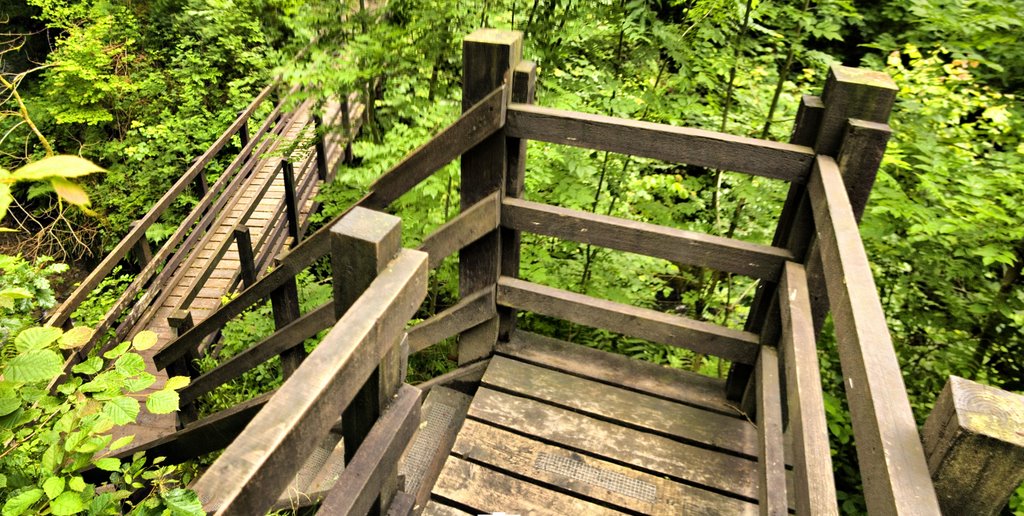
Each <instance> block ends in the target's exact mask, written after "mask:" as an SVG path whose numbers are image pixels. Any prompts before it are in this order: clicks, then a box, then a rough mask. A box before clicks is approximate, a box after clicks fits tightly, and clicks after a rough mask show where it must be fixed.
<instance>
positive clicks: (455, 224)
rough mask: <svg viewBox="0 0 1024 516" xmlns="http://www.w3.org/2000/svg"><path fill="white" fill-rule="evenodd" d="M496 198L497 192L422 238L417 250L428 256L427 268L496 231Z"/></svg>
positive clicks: (498, 194) (436, 264)
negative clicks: (428, 263)
mask: <svg viewBox="0 0 1024 516" xmlns="http://www.w3.org/2000/svg"><path fill="white" fill-rule="evenodd" d="M500 199H501V196H500V193H499V192H494V193H492V194H491V195H488V196H487V197H484V198H483V199H481V200H480V201H479V202H477V203H476V204H474V205H473V206H470V207H469V209H467V210H465V211H463V212H462V213H460V214H458V215H457V216H456V217H455V218H453V219H452V220H450V221H448V222H446V223H444V225H442V226H441V227H439V228H437V229H436V230H434V232H433V233H431V234H430V235H428V236H427V237H426V238H424V239H423V244H421V245H420V247H419V250H420V251H423V252H425V253H427V254H429V255H430V268H431V269H436V268H437V267H439V266H440V265H441V262H443V261H444V259H445V258H447V257H448V256H450V255H451V254H453V253H455V252H457V251H459V250H460V249H462V248H463V247H466V246H467V245H469V244H471V243H473V242H476V241H477V240H479V239H480V238H481V237H483V236H484V235H486V234H488V233H490V232H491V231H493V230H494V229H495V228H497V227H498V220H499V216H500V215H501V209H500V205H499V203H500Z"/></svg>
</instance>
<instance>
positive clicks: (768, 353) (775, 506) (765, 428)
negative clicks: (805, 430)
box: [756, 346, 789, 516]
mask: <svg viewBox="0 0 1024 516" xmlns="http://www.w3.org/2000/svg"><path fill="white" fill-rule="evenodd" d="M756 371H757V387H758V391H757V418H758V423H757V444H758V457H757V470H758V476H759V477H760V482H759V483H758V491H757V492H758V502H759V503H758V506H759V508H760V510H761V514H762V515H769V514H770V515H773V516H786V515H788V514H789V504H788V503H787V499H786V456H785V450H784V449H783V423H782V392H781V390H780V387H779V354H778V350H776V349H775V348H773V347H770V346H764V347H762V348H761V353H760V354H758V356H757V365H756Z"/></svg>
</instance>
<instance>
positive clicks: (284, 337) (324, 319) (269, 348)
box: [178, 301, 335, 403]
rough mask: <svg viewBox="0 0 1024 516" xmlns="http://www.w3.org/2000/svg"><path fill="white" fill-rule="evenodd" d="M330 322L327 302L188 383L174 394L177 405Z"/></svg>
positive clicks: (331, 312) (330, 306)
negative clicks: (176, 396)
mask: <svg viewBox="0 0 1024 516" xmlns="http://www.w3.org/2000/svg"><path fill="white" fill-rule="evenodd" d="M334 321H335V319H334V304H333V302H331V301H328V302H327V303H324V304H323V305H320V306H319V307H318V308H315V309H313V310H312V311H310V312H309V313H307V314H305V315H303V316H302V317H300V318H299V319H297V320H296V321H294V322H292V323H291V324H288V325H287V326H285V327H284V328H281V329H280V330H277V331H275V332H274V333H273V334H272V335H270V336H268V337H267V338H265V339H263V340H261V341H259V342H257V343H256V344H253V345H252V346H250V347H249V348H248V349H246V350H243V351H242V352H241V353H239V354H237V355H235V356H233V357H231V358H230V359H228V360H226V361H224V362H222V363H221V364H220V365H218V366H217V367H216V368H214V369H212V370H210V371H208V372H206V373H204V374H203V375H201V376H199V377H198V378H196V379H194V380H192V382H191V383H190V384H188V386H186V387H185V388H184V389H182V390H181V391H179V392H178V396H180V398H181V403H187V402H189V401H194V400H195V399H197V398H198V397H199V396H202V395H203V394H206V393H208V392H210V391H212V390H214V389H216V388H217V387H219V386H221V385H223V384H224V383H226V382H229V381H231V380H233V379H235V378H237V377H238V376H240V375H241V374H242V373H244V372H246V371H248V370H250V369H252V368H253V367H256V366H257V365H259V364H262V363H263V362H265V361H267V360H269V359H270V358H272V357H274V356H275V355H278V354H280V353H283V352H284V351H287V350H288V349H291V348H293V347H295V346H299V345H302V343H303V341H305V340H306V339H308V338H310V337H312V336H314V335H316V334H317V332H319V331H320V330H322V329H324V328H326V327H328V326H330V325H331V324H333V323H334Z"/></svg>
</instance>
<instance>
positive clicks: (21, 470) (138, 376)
mask: <svg viewBox="0 0 1024 516" xmlns="http://www.w3.org/2000/svg"><path fill="white" fill-rule="evenodd" d="M91 336H92V332H91V331H90V330H88V329H87V328H82V327H79V328H75V329H74V330H71V331H69V332H67V333H65V332H63V331H62V330H60V329H59V328H53V327H48V326H44V327H31V328H27V329H25V330H23V331H21V333H19V334H18V335H17V337H16V338H15V339H14V340H13V343H12V344H11V346H10V347H9V351H10V353H6V352H5V354H4V356H3V359H2V361H0V487H2V488H3V489H2V490H0V504H2V513H3V514H4V515H5V516H7V515H17V514H30V513H31V514H35V513H44V514H46V513H48V514H54V515H61V514H77V513H80V512H83V511H88V512H89V514H122V513H123V512H124V511H126V510H127V511H130V512H131V513H132V514H159V513H160V512H161V511H163V510H164V509H169V510H171V511H172V512H174V514H203V512H202V509H201V506H199V505H198V499H197V498H196V496H195V493H191V492H187V491H185V490H184V489H182V488H181V485H182V482H183V481H182V480H181V479H180V478H179V477H180V476H181V473H182V471H181V468H179V467H176V466H163V467H158V466H157V465H158V464H159V463H160V462H162V460H163V459H162V458H157V459H156V460H154V461H152V463H151V464H149V465H147V463H146V459H145V457H143V456H142V454H137V455H136V456H134V457H133V458H132V460H131V461H128V462H124V463H122V462H121V461H120V460H118V459H116V458H113V457H104V455H106V454H108V453H109V452H113V451H116V450H118V449H121V448H123V447H125V446H127V445H128V444H130V443H131V441H132V437H131V436H125V437H122V438H119V439H117V440H116V441H114V440H113V437H112V434H111V433H110V432H111V430H112V429H114V428H115V427H117V426H122V425H126V424H130V423H133V422H134V421H135V419H136V417H137V416H138V414H139V411H140V404H139V403H140V399H145V402H146V406H147V408H148V409H149V410H150V411H151V412H153V413H157V414H164V413H170V412H174V411H175V410H177V408H178V404H177V393H176V392H174V389H175V388H178V389H180V388H181V387H184V385H186V384H187V383H188V382H187V378H185V379H184V380H185V381H182V380H181V379H177V380H176V379H172V381H168V385H166V386H165V387H164V388H163V389H160V390H157V391H155V392H153V393H151V394H149V395H148V396H147V395H144V394H142V393H141V391H142V390H143V389H145V388H147V387H149V386H150V385H152V384H153V381H154V380H155V378H154V377H153V376H152V375H150V374H149V373H147V372H145V364H144V363H143V360H142V357H141V356H140V355H138V354H137V353H135V352H134V351H132V350H133V349H134V350H136V351H141V350H144V349H147V348H148V347H150V346H152V345H153V344H154V343H155V337H156V336H155V334H153V333H152V332H141V333H139V334H138V335H137V336H136V337H135V339H134V340H133V341H132V342H126V343H124V344H122V345H120V346H117V347H116V348H115V349H113V350H111V351H108V352H107V353H105V354H104V355H103V357H102V358H101V357H91V358H89V359H88V360H86V361H84V362H82V363H80V364H78V365H76V366H75V367H74V368H73V369H72V374H70V375H69V376H68V377H67V378H66V379H64V380H61V381H58V382H56V383H55V384H54V385H53V387H52V389H51V388H50V387H49V384H50V383H51V382H52V381H53V380H55V379H57V377H58V376H59V375H60V374H61V373H62V371H63V364H64V359H63V356H62V355H61V354H60V350H61V349H65V350H73V349H76V348H78V347H80V346H82V345H83V344H85V343H86V342H87V341H88V340H89V338H90V337H91ZM90 465H91V466H94V467H96V468H98V469H100V470H103V471H108V472H111V475H110V482H111V485H112V488H104V489H99V488H100V487H101V486H98V485H94V484H91V483H88V482H86V481H85V480H84V479H83V478H82V476H81V474H80V472H81V470H82V469H83V468H86V467H88V466H90ZM186 480H187V479H186ZM136 490H146V491H145V494H146V495H145V497H143V498H141V500H140V499H135V500H134V501H133V500H129V496H131V495H132V493H133V491H136Z"/></svg>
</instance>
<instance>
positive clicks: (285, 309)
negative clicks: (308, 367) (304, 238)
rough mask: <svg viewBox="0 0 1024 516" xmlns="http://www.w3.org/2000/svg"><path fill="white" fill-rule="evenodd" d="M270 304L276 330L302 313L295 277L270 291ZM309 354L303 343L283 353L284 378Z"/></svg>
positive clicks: (282, 373)
mask: <svg viewBox="0 0 1024 516" xmlns="http://www.w3.org/2000/svg"><path fill="white" fill-rule="evenodd" d="M275 261H277V262H278V263H280V257H277V258H275ZM270 304H271V307H272V308H273V311H274V329H275V330H280V329H281V328H284V327H285V326H288V325H289V324H291V323H292V322H294V321H295V320H296V319H298V318H299V317H300V316H301V315H302V313H301V310H300V307H299V287H298V285H297V284H296V283H295V277H292V278H290V279H288V280H287V281H285V282H284V284H283V285H281V286H280V287H277V289H275V290H274V291H273V292H271V293H270ZM307 355H308V353H306V349H305V348H304V347H303V346H301V345H299V346H295V347H293V348H292V349H289V350H288V351H285V352H284V353H281V377H282V379H283V380H288V377H290V376H291V375H292V373H294V372H295V370H296V369H298V368H299V366H300V365H301V364H302V361H303V360H305V359H306V356H307Z"/></svg>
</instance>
